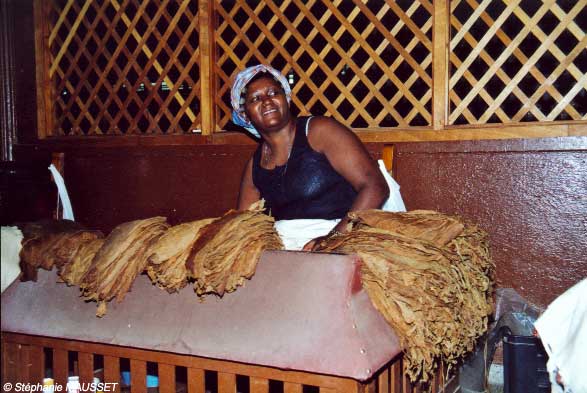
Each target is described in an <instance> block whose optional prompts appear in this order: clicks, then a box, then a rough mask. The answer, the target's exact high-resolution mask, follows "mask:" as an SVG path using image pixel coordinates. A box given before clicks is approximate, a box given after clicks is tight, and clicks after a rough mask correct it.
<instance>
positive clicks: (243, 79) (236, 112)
mask: <svg viewBox="0 0 587 393" xmlns="http://www.w3.org/2000/svg"><path fill="white" fill-rule="evenodd" d="M259 72H268V73H270V74H271V76H273V78H275V80H277V81H278V82H279V83H280V84H281V87H282V88H283V91H284V92H285V96H286V97H287V102H290V101H291V88H290V87H289V83H287V80H286V79H285V77H284V76H283V75H281V73H280V72H279V71H277V70H276V69H275V68H272V67H269V66H266V65H264V64H259V65H256V66H253V67H249V68H247V69H245V70H243V71H241V72H239V73H238V74H237V76H236V78H235V79H234V83H233V84H232V89H231V91H230V102H231V104H232V122H233V123H234V124H236V125H237V126H241V127H244V128H245V129H246V130H247V131H248V132H250V133H251V134H253V135H254V136H255V137H257V138H261V135H260V134H259V131H257V129H256V128H255V127H254V126H253V124H251V122H250V121H249V120H248V119H247V118H246V117H245V116H243V115H244V111H243V109H242V103H241V95H242V92H243V89H244V88H245V87H246V86H247V84H248V83H249V81H250V80H251V79H253V77H254V76H255V75H257V74H258V73H259Z"/></svg>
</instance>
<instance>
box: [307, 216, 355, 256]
mask: <svg viewBox="0 0 587 393" xmlns="http://www.w3.org/2000/svg"><path fill="white" fill-rule="evenodd" d="M348 221H349V219H348V217H345V218H343V219H342V220H340V222H339V223H338V224H336V226H335V227H334V228H332V230H331V231H330V232H328V233H327V234H326V235H324V236H318V237H316V238H314V239H312V240H310V241H309V242H307V243H306V244H305V245H304V248H302V251H320V250H321V249H322V248H323V246H324V243H325V242H326V240H328V239H330V238H331V237H333V236H341V235H344V234H345V233H346V232H347V231H348Z"/></svg>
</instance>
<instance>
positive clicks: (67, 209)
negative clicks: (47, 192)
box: [49, 164, 75, 221]
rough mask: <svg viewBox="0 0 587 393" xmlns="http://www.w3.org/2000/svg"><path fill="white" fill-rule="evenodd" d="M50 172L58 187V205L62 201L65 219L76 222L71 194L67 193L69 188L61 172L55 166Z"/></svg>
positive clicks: (52, 166)
mask: <svg viewBox="0 0 587 393" xmlns="http://www.w3.org/2000/svg"><path fill="white" fill-rule="evenodd" d="M49 171H50V172H51V174H52V175H53V181H54V182H55V185H56V186H57V192H58V194H57V198H58V199H57V203H59V201H61V206H63V219H64V220H71V221H75V219H74V218H73V208H72V207H71V202H70V200H69V194H68V193H67V188H66V187H65V180H63V176H61V173H59V171H58V170H57V168H55V165H53V164H51V165H50V166H49Z"/></svg>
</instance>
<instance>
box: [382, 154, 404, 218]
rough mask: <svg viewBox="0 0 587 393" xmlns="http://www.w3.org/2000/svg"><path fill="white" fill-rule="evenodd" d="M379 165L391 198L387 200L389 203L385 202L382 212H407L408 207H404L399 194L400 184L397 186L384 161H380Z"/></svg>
mask: <svg viewBox="0 0 587 393" xmlns="http://www.w3.org/2000/svg"><path fill="white" fill-rule="evenodd" d="M377 163H378V164H379V170H380V171H381V173H382V174H383V177H384V178H385V181H386V182H387V186H388V187H389V198H387V201H385V203H384V204H383V206H382V207H381V210H385V211H386V212H405V211H406V205H404V200H403V199H402V194H401V193H400V192H399V184H397V182H396V181H395V179H394V178H393V177H391V175H390V174H389V172H387V168H385V163H384V162H383V160H379V161H377Z"/></svg>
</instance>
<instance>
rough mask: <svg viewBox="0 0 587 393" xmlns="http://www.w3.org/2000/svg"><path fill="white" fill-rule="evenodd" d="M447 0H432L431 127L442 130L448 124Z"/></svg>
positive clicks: (448, 29)
mask: <svg viewBox="0 0 587 393" xmlns="http://www.w3.org/2000/svg"><path fill="white" fill-rule="evenodd" d="M448 3H449V2H448V1H447V0H434V26H433V32H432V44H433V50H432V127H433V128H434V129H435V130H442V129H444V127H445V126H446V125H447V124H448V105H449V103H448V78H449V75H448V70H449V63H448V45H449V42H450V39H449V37H450V19H449V4H448Z"/></svg>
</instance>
